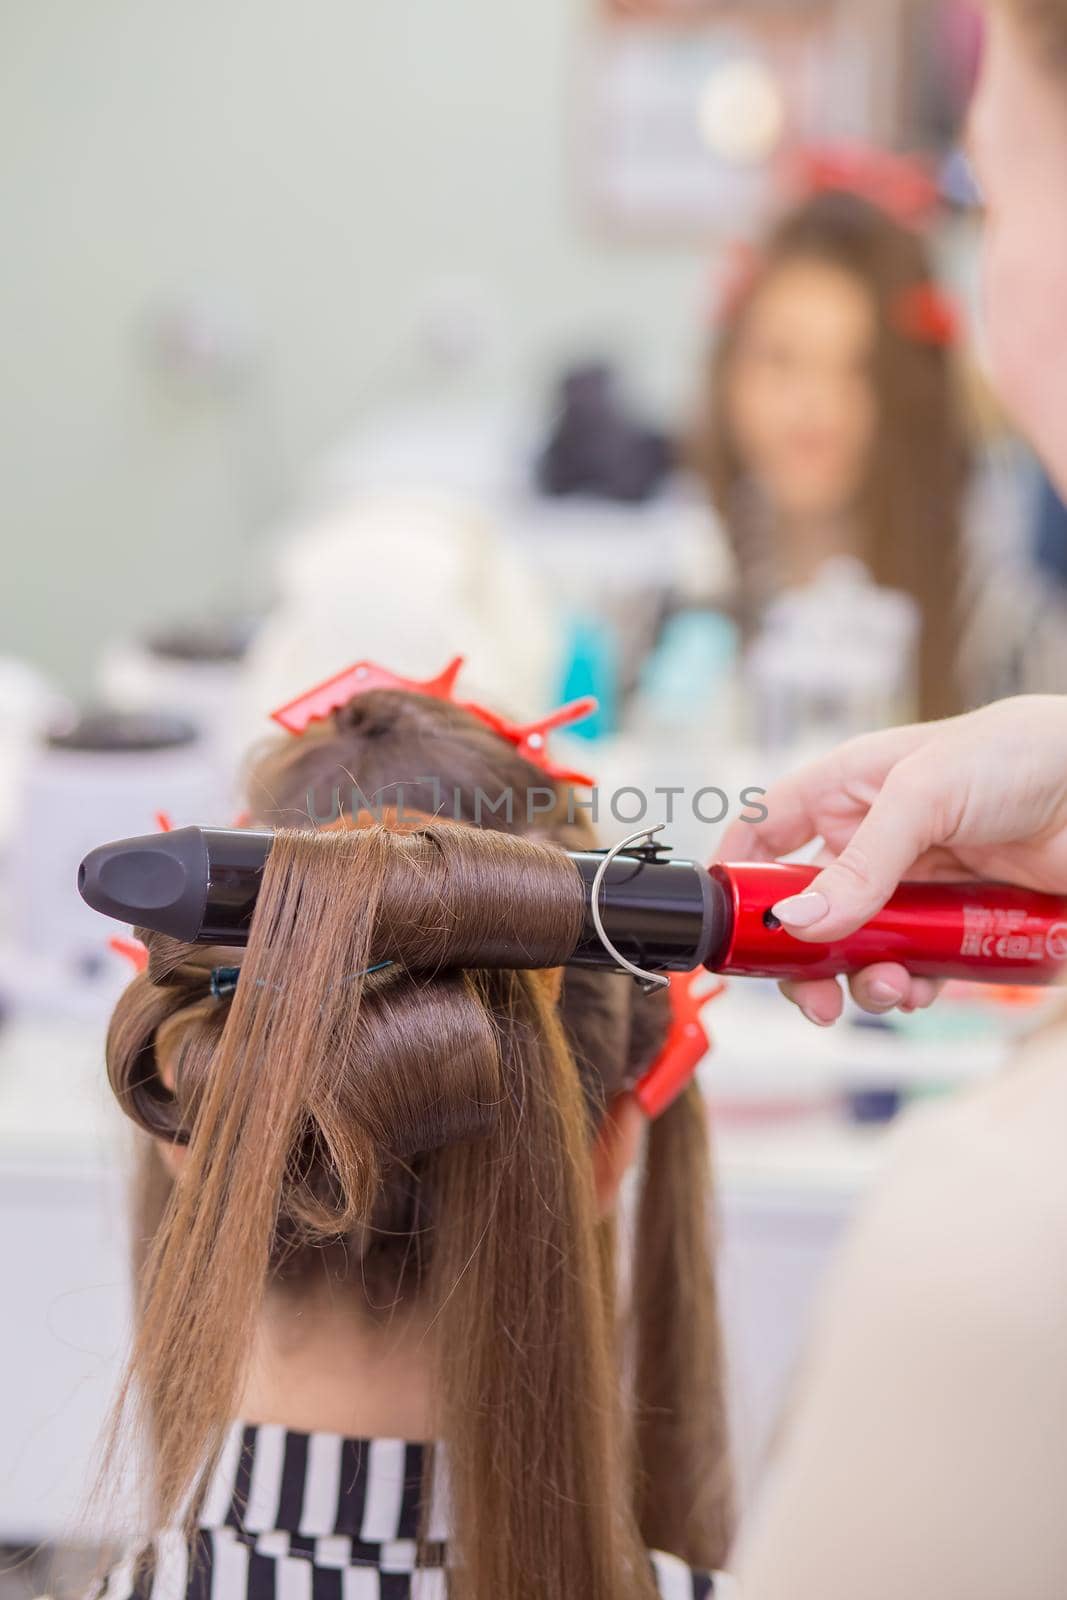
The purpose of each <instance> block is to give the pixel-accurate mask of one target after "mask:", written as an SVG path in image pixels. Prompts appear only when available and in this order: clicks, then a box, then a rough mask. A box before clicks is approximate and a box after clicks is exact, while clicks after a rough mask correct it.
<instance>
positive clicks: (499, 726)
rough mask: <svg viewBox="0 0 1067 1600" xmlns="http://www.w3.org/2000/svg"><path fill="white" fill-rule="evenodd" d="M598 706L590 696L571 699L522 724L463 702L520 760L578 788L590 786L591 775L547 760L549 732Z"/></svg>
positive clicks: (591, 785) (592, 784)
mask: <svg viewBox="0 0 1067 1600" xmlns="http://www.w3.org/2000/svg"><path fill="white" fill-rule="evenodd" d="M597 705H598V702H597V701H596V700H594V699H593V697H592V696H591V695H590V696H588V697H587V698H586V699H585V700H572V701H571V703H570V705H566V706H560V707H559V709H558V710H557V711H550V712H549V713H548V715H547V717H541V718H539V720H538V721H537V722H527V723H525V724H520V723H517V722H509V721H508V719H507V717H501V716H498V714H497V713H496V712H495V711H489V710H487V709H486V707H485V706H479V705H475V704H474V703H473V702H466V703H465V705H464V709H465V710H466V711H471V712H473V714H474V715H475V716H476V717H478V718H479V720H480V721H482V722H484V723H485V725H486V727H487V728H492V730H493V732H494V733H498V734H499V735H500V737H501V738H502V739H506V740H507V741H508V743H509V744H513V745H514V746H515V749H516V750H517V751H518V753H519V755H520V756H522V758H523V760H524V761H529V762H530V764H531V766H535V767H540V769H541V771H542V772H543V773H544V774H545V775H546V777H549V778H552V779H553V780H554V782H556V783H571V784H576V785H577V786H578V787H579V788H581V789H592V788H594V787H595V783H596V780H595V779H594V778H590V777H589V776H587V774H586V773H584V772H572V771H571V770H570V769H569V768H568V767H558V766H556V764H555V763H554V762H553V761H551V760H550V759H549V755H548V735H549V734H550V733H551V732H552V730H553V729H554V728H568V727H570V726H571V724H572V723H575V722H581V720H582V718H583V717H591V716H592V714H593V712H594V711H595V710H596V709H597Z"/></svg>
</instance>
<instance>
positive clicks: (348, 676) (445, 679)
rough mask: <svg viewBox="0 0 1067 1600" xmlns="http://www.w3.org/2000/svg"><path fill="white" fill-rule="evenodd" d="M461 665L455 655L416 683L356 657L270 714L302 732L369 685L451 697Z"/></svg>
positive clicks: (437, 697)
mask: <svg viewBox="0 0 1067 1600" xmlns="http://www.w3.org/2000/svg"><path fill="white" fill-rule="evenodd" d="M462 665H463V657H462V656H456V657H454V659H453V660H452V661H450V662H449V663H448V666H447V667H446V668H445V670H444V671H443V672H441V673H439V674H438V675H437V677H436V678H428V679H427V680H426V681H425V683H419V682H418V681H417V680H416V679H414V678H401V677H400V676H399V675H398V674H397V673H395V672H390V671H389V669H388V667H379V666H376V665H375V664H374V662H373V661H357V662H356V664H355V666H353V667H347V668H346V669H345V671H344V672H338V673H337V674H336V675H335V676H334V677H332V678H327V679H326V681H325V683H317V684H316V685H315V687H314V689H308V690H307V691H306V693H304V694H301V695H298V696H297V697H296V699H295V700H290V701H289V703H288V705H284V706H279V708H278V710H277V711H272V712H271V717H272V719H273V720H274V721H275V722H277V723H279V724H280V726H281V727H283V728H284V729H285V731H286V732H287V733H304V732H305V731H306V729H307V727H308V724H309V723H312V722H321V721H322V720H323V718H324V717H329V716H331V715H332V714H333V713H334V712H335V711H340V709H341V707H342V706H346V705H347V704H348V702H349V701H350V700H354V699H355V697H356V696H357V695H359V694H368V693H369V692H370V691H371V690H372V689H407V690H408V691H409V692H410V693H411V694H425V695H429V696H430V697H431V698H432V699H434V700H452V699H453V694H452V689H453V687H454V685H455V682H456V679H457V677H458V676H459V669H460V668H461V667H462Z"/></svg>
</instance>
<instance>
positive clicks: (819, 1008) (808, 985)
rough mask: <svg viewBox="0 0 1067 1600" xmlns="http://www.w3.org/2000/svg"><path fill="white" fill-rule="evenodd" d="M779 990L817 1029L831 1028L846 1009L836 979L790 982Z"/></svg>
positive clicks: (780, 986)
mask: <svg viewBox="0 0 1067 1600" xmlns="http://www.w3.org/2000/svg"><path fill="white" fill-rule="evenodd" d="M779 988H780V989H781V991H782V993H783V994H784V995H785V997H786V999H787V1000H792V1002H793V1004H794V1005H795V1006H799V1008H800V1010H801V1011H802V1012H803V1013H804V1015H805V1016H806V1017H807V1019H808V1021H809V1022H814V1023H815V1026H816V1027H817V1028H829V1027H830V1026H831V1024H832V1023H834V1022H836V1021H837V1019H838V1017H839V1016H840V1015H841V1013H842V1011H843V1010H844V1009H845V1000H844V996H843V995H842V993H841V990H840V988H839V987H838V984H837V980H836V979H835V978H816V979H812V980H811V981H809V982H798V981H794V980H790V981H789V982H787V983H782V984H779Z"/></svg>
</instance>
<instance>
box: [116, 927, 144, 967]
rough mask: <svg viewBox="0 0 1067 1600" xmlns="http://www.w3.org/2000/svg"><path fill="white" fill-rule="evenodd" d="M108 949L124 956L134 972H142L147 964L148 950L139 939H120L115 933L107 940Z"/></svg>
mask: <svg viewBox="0 0 1067 1600" xmlns="http://www.w3.org/2000/svg"><path fill="white" fill-rule="evenodd" d="M107 944H108V949H109V950H114V952H115V954H116V955H117V956H124V957H125V958H126V960H127V961H128V962H129V963H130V965H131V966H132V967H133V970H134V971H135V972H143V971H144V970H145V968H146V967H147V965H148V951H147V950H146V949H145V947H144V945H143V944H142V943H141V941H140V939H122V938H120V937H119V936H118V935H117V934H116V935H115V937H114V938H113V939H109V940H108V941H107Z"/></svg>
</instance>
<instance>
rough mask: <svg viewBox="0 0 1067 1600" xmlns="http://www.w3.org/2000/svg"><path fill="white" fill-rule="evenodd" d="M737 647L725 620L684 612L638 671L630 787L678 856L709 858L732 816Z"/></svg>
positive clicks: (670, 622)
mask: <svg viewBox="0 0 1067 1600" xmlns="http://www.w3.org/2000/svg"><path fill="white" fill-rule="evenodd" d="M738 648H739V634H738V630H737V627H736V625H735V624H734V623H733V622H732V621H731V620H730V618H729V617H726V616H724V615H723V614H722V613H721V612H718V611H704V610H700V611H697V610H693V611H681V612H678V613H676V614H675V615H674V616H673V617H671V618H670V619H669V620H668V622H667V623H666V625H665V626H664V628H663V631H662V633H661V635H660V639H659V642H658V644H657V646H656V648H655V650H654V651H653V653H652V655H651V656H650V657H649V658H648V660H647V661H646V662H645V665H644V668H643V669H642V672H641V677H640V684H639V688H638V692H637V695H636V697H635V701H634V706H633V710H632V714H631V718H630V722H629V732H630V734H631V736H632V740H633V747H634V751H635V755H636V761H635V767H636V772H635V777H634V780H633V781H634V783H635V785H636V786H637V787H639V788H640V789H641V790H642V792H643V793H644V795H645V796H646V798H647V801H648V818H649V820H651V821H656V822H666V823H667V825H668V834H667V836H666V837H667V838H668V839H669V842H670V843H671V844H672V845H673V847H674V849H675V851H676V853H677V854H679V855H682V856H693V857H696V858H698V859H701V860H707V859H709V858H710V856H711V854H712V852H713V850H714V847H715V844H716V842H717V840H718V837H719V834H720V833H721V832H722V830H723V828H724V827H725V824H726V822H727V821H728V819H729V816H730V814H731V810H732V806H733V799H732V794H733V789H734V785H735V774H734V768H733V747H734V743H735V737H736V683H737V671H736V668H737V657H738ZM628 781H629V780H628ZM672 790H673V791H675V792H674V793H673V794H671V793H669V792H668V791H672Z"/></svg>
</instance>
